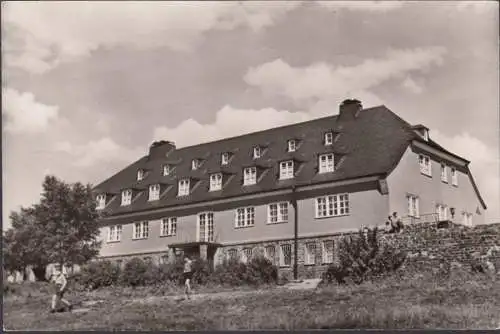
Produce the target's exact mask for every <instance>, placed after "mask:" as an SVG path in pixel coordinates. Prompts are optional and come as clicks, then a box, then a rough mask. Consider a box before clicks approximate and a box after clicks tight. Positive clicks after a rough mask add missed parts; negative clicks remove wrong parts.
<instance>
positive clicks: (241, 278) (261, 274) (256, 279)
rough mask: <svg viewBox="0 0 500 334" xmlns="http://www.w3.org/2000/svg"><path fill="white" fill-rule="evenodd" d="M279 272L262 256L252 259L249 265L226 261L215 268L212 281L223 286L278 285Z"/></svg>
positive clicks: (232, 260)
mask: <svg viewBox="0 0 500 334" xmlns="http://www.w3.org/2000/svg"><path fill="white" fill-rule="evenodd" d="M277 279H278V270H277V268H276V266H274V265H273V264H272V263H271V262H270V261H269V260H267V259H266V258H264V257H262V256H257V257H254V258H252V259H251V260H250V261H249V262H248V263H247V264H245V263H242V262H240V261H238V260H234V259H231V260H226V261H224V262H223V263H222V264H220V265H218V266H217V267H216V268H215V271H214V273H213V275H212V277H211V279H210V280H211V281H212V282H213V283H216V284H221V285H231V286H234V285H243V284H250V285H260V284H269V283H276V282H277Z"/></svg>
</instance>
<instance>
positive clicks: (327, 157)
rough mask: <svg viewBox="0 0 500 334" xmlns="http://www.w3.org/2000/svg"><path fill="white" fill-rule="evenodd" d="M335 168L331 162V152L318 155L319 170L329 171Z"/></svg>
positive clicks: (321, 171) (322, 171)
mask: <svg viewBox="0 0 500 334" xmlns="http://www.w3.org/2000/svg"><path fill="white" fill-rule="evenodd" d="M334 169H335V167H334V164H333V153H329V154H322V155H320V156H319V172H320V173H329V172H333V171H334Z"/></svg>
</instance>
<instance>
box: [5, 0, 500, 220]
mask: <svg viewBox="0 0 500 334" xmlns="http://www.w3.org/2000/svg"><path fill="white" fill-rule="evenodd" d="M498 25H499V20H498V3H497V2H496V1H488V2H480V1H478V2H474V3H468V2H464V1H461V2H453V1H446V2H442V3H440V2H437V1H427V2H425V1H424V2H418V3H402V2H396V1H392V2H388V3H380V2H375V1H366V2H362V1H354V2H348V1H335V2H333V1H331V2H324V3H321V2H307V3H302V2H299V1H296V2H291V3H284V2H278V1H274V2H267V3H259V2H250V3H245V4H239V3H236V2H234V3H229V2H226V3H221V2H219V3H209V2H204V3H194V2H187V3H174V2H151V3H147V2H141V3H133V2H122V3H114V4H113V3H106V2H99V3H97V2H94V3H92V2H59V3H56V2H52V3H50V2H49V3H47V2H43V3H40V2H29V3H28V2H26V3H23V2H2V56H3V57H2V58H3V59H2V60H3V64H2V65H3V68H2V75H3V78H2V79H3V80H2V121H3V131H2V135H3V149H2V159H3V219H4V228H5V227H6V226H8V225H9V223H8V222H7V220H6V218H7V217H8V213H9V211H10V210H14V209H17V208H18V207H19V205H30V204H32V203H33V202H35V201H37V200H38V198H39V194H40V191H41V182H42V180H43V177H44V175H45V174H46V173H51V174H55V175H57V176H58V177H61V178H63V179H65V180H67V181H70V182H74V181H82V182H85V183H86V182H91V183H93V184H96V183H98V182H100V181H103V180H104V179H105V178H107V177H109V176H111V175H112V174H113V173H115V172H117V171H118V170H120V169H121V168H123V167H125V166H126V165H127V164H129V163H130V162H132V161H134V160H136V159H137V158H139V157H140V156H142V155H144V154H145V153H146V152H147V150H148V146H149V144H150V143H151V142H152V141H153V140H155V139H166V140H172V141H175V142H176V144H177V146H178V147H181V146H187V145H191V144H195V143H198V142H202V141H208V140H212V139H218V138H222V137H226V136H232V135H238V134H241V133H245V132H251V131H255V130H259V129H264V128H269V127H272V126H276V125H283V124H288V123H292V122H297V121H304V120H308V119H311V118H314V117H319V116H324V115H329V114H336V113H337V112H338V104H339V102H340V101H342V100H343V99H344V98H347V97H356V98H358V99H360V100H362V102H363V105H364V106H365V107H370V106H374V105H378V104H385V105H386V106H387V107H389V108H390V109H391V110H393V111H394V112H396V113H397V114H398V115H400V116H401V117H403V118H404V119H406V120H407V121H409V122H411V123H423V124H425V125H427V126H428V127H429V128H430V136H431V137H432V138H433V139H435V140H437V141H438V142H439V143H441V144H442V145H443V146H445V147H446V148H448V149H449V150H451V151H453V152H455V153H457V154H460V155H463V156H464V157H466V158H467V159H469V160H471V161H472V163H471V170H472V172H473V174H474V176H475V178H476V180H477V182H478V185H479V189H480V191H481V192H482V194H483V195H484V197H485V200H486V202H487V204H488V206H489V209H490V210H489V212H488V217H489V219H490V220H496V221H500V212H499V202H500V196H499V187H500V186H499V171H500V168H499V158H498V157H499V118H498V110H499V94H498V91H499V83H498V70H499V68H498Z"/></svg>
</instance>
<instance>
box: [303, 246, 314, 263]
mask: <svg viewBox="0 0 500 334" xmlns="http://www.w3.org/2000/svg"><path fill="white" fill-rule="evenodd" d="M304 260H305V264H315V263H316V244H315V243H314V242H310V243H307V244H306V245H305V254H304Z"/></svg>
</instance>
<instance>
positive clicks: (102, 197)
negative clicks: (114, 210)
mask: <svg viewBox="0 0 500 334" xmlns="http://www.w3.org/2000/svg"><path fill="white" fill-rule="evenodd" d="M96 201H97V206H96V209H97V210H102V209H104V208H105V207H106V194H99V195H97V197H96Z"/></svg>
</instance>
